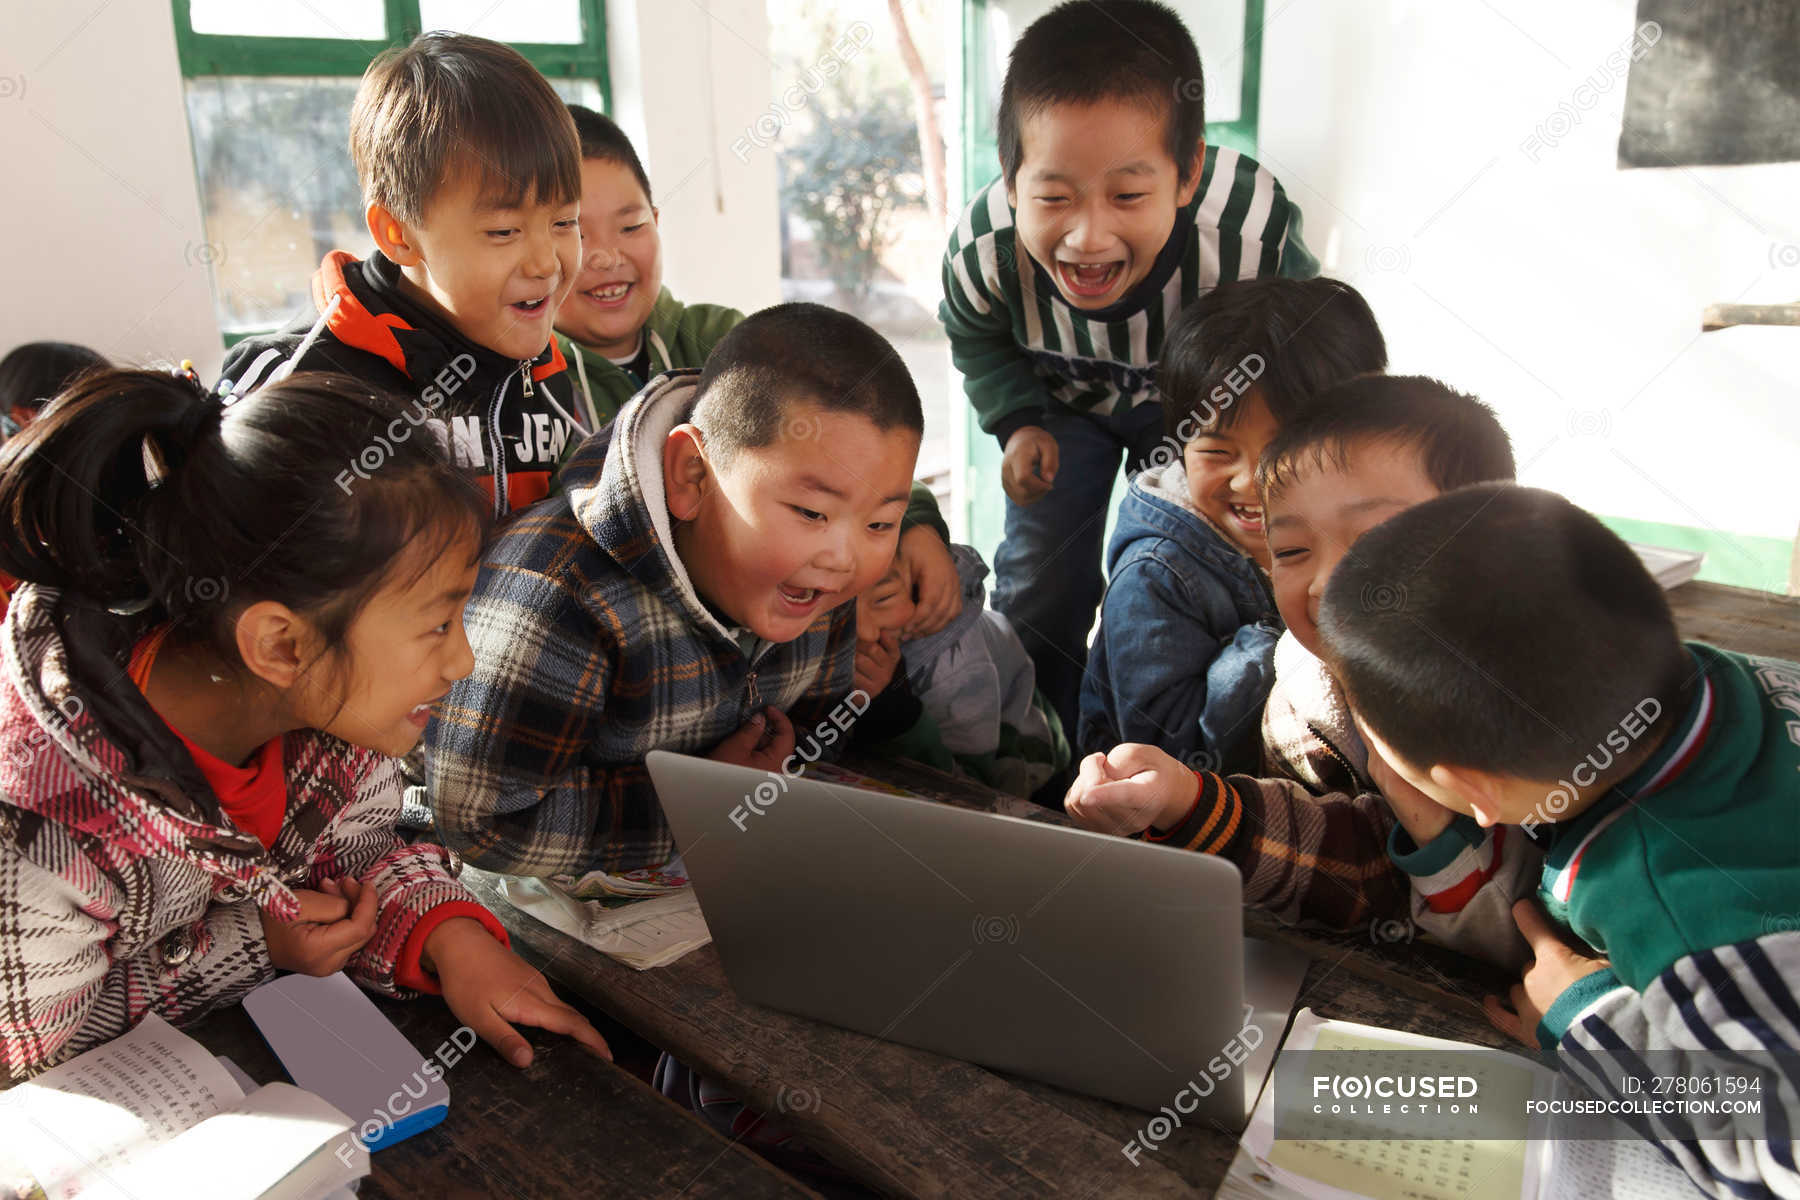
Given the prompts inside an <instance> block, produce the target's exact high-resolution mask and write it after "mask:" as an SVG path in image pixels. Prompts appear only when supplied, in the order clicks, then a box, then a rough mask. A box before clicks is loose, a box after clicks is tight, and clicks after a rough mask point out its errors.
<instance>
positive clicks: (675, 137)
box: [606, 0, 781, 312]
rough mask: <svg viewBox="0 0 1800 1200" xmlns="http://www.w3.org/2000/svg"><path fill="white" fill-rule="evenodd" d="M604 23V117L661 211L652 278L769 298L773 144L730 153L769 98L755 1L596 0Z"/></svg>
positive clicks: (762, 25) (711, 292)
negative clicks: (609, 99) (609, 102)
mask: <svg viewBox="0 0 1800 1200" xmlns="http://www.w3.org/2000/svg"><path fill="white" fill-rule="evenodd" d="M606 24H607V50H608V59H609V63H610V66H611V70H612V90H613V104H614V108H615V110H616V114H615V115H616V116H617V118H618V120H619V123H620V125H622V126H623V127H624V129H625V131H626V133H627V134H629V135H630V136H631V139H632V141H633V143H635V144H636V146H637V148H638V153H639V154H640V155H641V156H642V157H643V159H644V169H645V171H647V172H648V173H649V176H650V186H651V188H652V189H653V190H654V191H655V193H656V206H657V208H658V209H659V210H660V211H661V214H662V235H663V281H664V282H665V283H667V284H668V286H669V289H670V290H671V291H673V292H674V293H675V295H676V297H677V298H679V299H681V300H684V301H687V302H690V303H691V302H702V301H703V302H706V303H713V304H729V305H731V306H733V307H735V308H739V309H742V310H744V311H745V312H752V311H754V310H756V309H759V308H764V307H766V306H768V305H770V304H776V303H779V302H780V300H781V237H780V210H779V207H778V199H777V196H776V181H775V154H774V150H773V149H772V148H766V147H765V148H762V149H758V148H756V147H754V146H748V147H747V150H746V152H745V153H742V154H739V153H736V152H734V151H733V145H734V143H738V142H739V139H741V138H743V137H744V134H745V129H746V127H747V126H749V125H750V124H751V123H752V122H754V121H755V119H756V117H757V116H758V114H760V113H765V112H767V111H768V109H769V105H770V99H771V88H772V84H771V65H770V62H769V54H768V50H769V18H768V12H767V8H766V4H765V0H693V2H691V3H673V2H671V0H607V5H606ZM740 148H744V147H740Z"/></svg>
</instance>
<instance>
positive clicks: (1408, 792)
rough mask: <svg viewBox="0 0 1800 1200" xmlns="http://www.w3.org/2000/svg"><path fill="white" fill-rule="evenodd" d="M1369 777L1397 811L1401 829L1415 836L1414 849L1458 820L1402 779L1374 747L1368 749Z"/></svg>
mask: <svg viewBox="0 0 1800 1200" xmlns="http://www.w3.org/2000/svg"><path fill="white" fill-rule="evenodd" d="M1369 778H1370V779H1372V780H1373V781H1374V782H1375V789H1376V790H1377V791H1379V792H1380V793H1381V798H1382V799H1383V800H1386V801H1387V803H1388V807H1389V808H1391V809H1393V810H1394V817H1395V819H1396V820H1398V821H1399V822H1400V825H1401V827H1402V828H1404V829H1405V830H1406V832H1407V833H1409V834H1411V835H1412V840H1413V844H1414V845H1415V846H1423V845H1424V844H1425V843H1427V842H1429V841H1431V840H1432V839H1433V838H1435V837H1437V836H1438V834H1440V833H1442V832H1444V830H1446V829H1448V828H1450V822H1451V821H1453V820H1455V819H1456V814H1455V813H1454V812H1452V811H1450V810H1449V809H1447V808H1445V807H1444V806H1443V805H1441V804H1439V803H1438V802H1437V801H1436V800H1433V799H1432V798H1431V797H1430V796H1427V795H1426V794H1425V793H1424V792H1421V791H1420V790H1419V789H1418V788H1416V787H1414V786H1413V785H1412V784H1410V783H1408V782H1406V780H1404V779H1402V778H1400V773H1399V772H1398V771H1396V770H1394V768H1393V767H1392V766H1390V765H1389V764H1388V760H1387V759H1385V758H1383V757H1381V755H1380V754H1379V753H1378V752H1377V751H1376V750H1375V747H1374V746H1372V745H1371V746H1370V747H1369Z"/></svg>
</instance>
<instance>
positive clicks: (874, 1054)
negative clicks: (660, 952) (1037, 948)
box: [465, 761, 1506, 1197]
mask: <svg viewBox="0 0 1800 1200" xmlns="http://www.w3.org/2000/svg"><path fill="white" fill-rule="evenodd" d="M850 765H851V766H852V767H854V768H855V769H857V770H860V771H864V772H867V773H869V774H878V775H879V776H880V777H881V778H882V779H885V780H888V781H890V782H892V783H895V784H897V785H899V786H901V787H904V788H907V789H908V790H911V791H915V792H918V793H920V794H923V795H928V796H932V797H934V798H937V799H940V800H945V801H947V802H951V803H964V804H968V805H970V806H971V807H979V808H990V809H991V808H999V809H1003V810H1004V811H1007V812H1009V813H1012V814H1013V815H1019V816H1026V817H1030V818H1032V819H1040V820H1045V821H1061V820H1062V817H1061V816H1060V815H1059V814H1054V813H1051V812H1049V811H1048V810H1045V809H1041V808H1035V807H1033V806H1031V805H1028V804H1025V803H1024V802H1023V801H1015V800H1010V799H1008V798H998V797H996V796H995V795H994V794H993V793H991V792H988V791H987V790H986V789H984V788H981V787H978V786H973V785H970V784H968V783H966V782H963V781H957V780H952V779H950V778H949V777H947V776H944V775H942V774H939V773H938V772H936V771H931V770H929V769H927V768H924V767H919V766H916V765H913V764H909V763H898V762H872V761H856V762H853V763H852V764H850ZM493 880H494V877H492V876H481V875H478V874H477V873H475V872H470V873H468V874H467V875H465V882H468V883H469V885H470V887H471V888H473V889H474V891H475V893H476V895H477V896H478V897H480V899H481V900H482V902H483V903H485V904H487V905H488V906H489V907H490V908H492V909H493V910H494V912H495V913H496V914H498V915H499V916H500V919H501V920H502V921H503V922H505V923H506V925H507V927H508V928H509V929H510V930H511V931H512V933H513V947H514V949H515V950H517V951H518V952H519V953H520V954H522V955H524V956H525V957H526V958H527V959H528V960H530V961H532V962H534V963H536V964H537V965H538V966H539V968H540V969H541V970H543V971H544V972H545V974H547V975H549V976H550V977H551V978H552V979H554V980H555V981H556V982H557V984H558V985H559V986H560V987H563V988H566V989H568V990H569V991H571V992H574V993H576V994H578V995H580V996H582V997H583V998H585V999H586V1000H588V1001H589V1002H590V1003H592V1004H594V1005H596V1006H598V1007H600V1008H603V1009H605V1010H606V1011H607V1012H609V1013H610V1014H611V1015H612V1016H614V1017H615V1018H617V1019H618V1020H619V1021H621V1022H622V1023H624V1024H625V1025H627V1026H629V1027H630V1028H632V1029H634V1030H636V1031H637V1032H639V1033H641V1034H642V1035H643V1036H644V1037H646V1038H648V1039H649V1040H650V1041H652V1042H654V1043H656V1044H657V1045H659V1046H661V1047H663V1048H665V1049H667V1050H669V1051H670V1052H671V1053H673V1054H675V1055H676V1056H677V1057H678V1058H681V1059H682V1060H683V1061H685V1062H687V1063H688V1064H689V1065H691V1066H693V1067H694V1068H695V1069H697V1070H700V1071H703V1072H704V1073H706V1074H709V1075H711V1076H713V1077H714V1078H717V1079H719V1080H720V1081H721V1082H722V1083H724V1084H725V1085H726V1086H727V1087H729V1088H731V1089H732V1090H733V1091H734V1092H735V1093H736V1094H737V1095H738V1096H739V1097H740V1098H742V1099H743V1100H744V1101H745V1102H746V1103H748V1104H750V1105H751V1106H752V1107H754V1108H758V1109H760V1110H762V1111H765V1112H768V1113H770V1114H773V1115H776V1116H777V1117H779V1119H781V1120H782V1121H784V1122H785V1123H786V1124H788V1125H789V1126H791V1127H792V1128H794V1129H795V1130H796V1131H797V1132H798V1133H799V1134H800V1135H801V1136H802V1137H804V1138H805V1139H806V1141H807V1142H808V1143H809V1144H810V1145H811V1146H812V1147H813V1148H814V1149H816V1150H818V1151H819V1152H820V1153H822V1154H824V1155H826V1156H827V1157H828V1158H830V1159H831V1160H832V1161H833V1162H835V1163H836V1164H838V1165H839V1166H841V1167H843V1168H845V1169H846V1170H848V1171H850V1172H851V1173H853V1174H854V1175H855V1176H856V1177H857V1178H858V1179H860V1180H861V1181H863V1182H864V1183H865V1184H866V1185H868V1186H869V1187H871V1188H874V1189H876V1190H878V1191H881V1192H885V1193H890V1194H895V1195H916V1196H984V1197H985V1196H1006V1195H1014V1196H1038V1195H1070V1196H1079V1197H1087V1196H1102V1195H1133V1196H1172V1195H1191V1194H1193V1193H1194V1192H1195V1191H1199V1192H1201V1193H1202V1194H1211V1193H1212V1192H1213V1191H1214V1190H1215V1189H1216V1188H1218V1186H1219V1185H1220V1182H1221V1180H1222V1179H1223V1178H1224V1176H1225V1172H1226V1170H1227V1168H1228V1167H1229V1165H1230V1163H1231V1159H1232V1157H1233V1155H1234V1154H1235V1153H1236V1150H1237V1141H1238V1131H1236V1130H1228V1129H1224V1128H1220V1127H1213V1126H1201V1127H1192V1128H1188V1129H1185V1130H1181V1131H1179V1132H1178V1133H1177V1134H1176V1135H1175V1136H1174V1137H1172V1138H1169V1139H1168V1140H1166V1141H1164V1142H1163V1143H1162V1144H1161V1145H1160V1146H1159V1147H1158V1148H1157V1149H1156V1150H1155V1151H1154V1152H1152V1153H1150V1154H1142V1155H1140V1156H1139V1158H1138V1161H1137V1162H1136V1163H1134V1162H1133V1161H1132V1159H1131V1158H1128V1157H1127V1156H1126V1154H1125V1146H1126V1144H1127V1142H1129V1141H1131V1140H1132V1138H1133V1136H1134V1135H1136V1134H1137V1133H1138V1132H1139V1131H1140V1130H1142V1129H1143V1128H1144V1126H1145V1122H1146V1121H1147V1120H1148V1114H1145V1113H1140V1112H1137V1111H1136V1110H1133V1109H1130V1108H1126V1107H1124V1106H1122V1105H1118V1104H1113V1103H1110V1102H1107V1101H1103V1100H1096V1099H1093V1098H1091V1097H1087V1096H1081V1095H1076V1094H1074V1093H1071V1092H1067V1091H1063V1090H1061V1089H1058V1088H1055V1087H1052V1086H1050V1085H1048V1084H1041V1083H1037V1082H1034V1081H1031V1080H1026V1079H1019V1078H1015V1077H1011V1076H1005V1075H1001V1074H999V1073H996V1072H994V1071H990V1070H987V1069H985V1068H983V1067H978V1066H974V1065H971V1064H969V1063H965V1062H960V1061H957V1060H954V1059H949V1058H945V1057H943V1056H941V1055H937V1054H933V1053H930V1052H929V1051H924V1050H917V1049H914V1048H912V1047H909V1046H902V1045H898V1044H895V1043H891V1042H883V1041H880V1040H877V1039H876V1038H873V1037H869V1036H867V1035H865V1034H861V1033H854V1032H851V1031H849V1030H845V1029H839V1028H836V1027H834V1026H830V1025H826V1024H823V1023H821V1022H818V1021H814V1020H811V1019H808V1018H805V1017H797V1016H790V1015H788V1014H786V1013H781V1012H777V1011H775V1010H773V1009H769V1008H764V1007H762V1006H760V1005H756V1004H751V1003H749V1002H746V1001H744V1000H741V999H739V998H738V997H737V995H736V994H735V993H734V992H733V991H732V989H731V985H730V984H729V983H728V982H727V981H726V979H725V975H724V971H723V969H722V968H721V965H720V962H719V957H718V954H717V953H716V952H715V950H714V949H713V948H712V947H710V946H708V947H705V948H703V949H701V950H697V951H695V952H693V953H691V954H689V955H687V956H686V957H684V958H682V959H680V960H679V961H677V962H675V963H672V964H670V965H668V966H665V967H660V968H657V969H655V970H651V971H634V970H632V969H631V968H629V967H626V966H623V965H621V964H619V963H616V962H614V961H613V960H612V959H610V958H607V957H606V956H605V955H602V954H599V953H597V952H595V951H593V950H591V949H589V948H588V947H586V946H585V945H583V944H581V943H580V942H578V941H576V940H575V939H573V938H571V937H568V936H567V935H565V934H562V933H559V932H557V931H556V930H554V929H551V928H550V927H548V926H546V925H543V924H540V923H539V922H537V921H535V920H533V919H532V918H531V917H529V916H527V915H525V914H524V913H521V912H520V911H518V910H517V909H515V908H513V907H512V906H511V905H510V904H509V903H508V902H507V901H506V899H505V898H504V897H503V896H502V895H501V894H500V893H499V892H498V891H497V890H496V889H495V888H494V886H493ZM1246 925H1247V927H1248V929H1249V931H1250V932H1251V933H1252V934H1254V935H1256V936H1259V937H1263V938H1266V939H1268V940H1271V941H1280V942H1284V943H1286V944H1289V945H1293V946H1295V947H1297V948H1299V949H1301V950H1303V951H1304V952H1305V953H1307V954H1308V955H1309V956H1310V957H1312V958H1313V960H1314V961H1313V963H1312V966H1311V967H1310V969H1309V970H1308V973H1307V976H1306V980H1305V983H1304V986H1303V989H1302V991H1301V995H1300V999H1299V1003H1300V1004H1303V1005H1309V1006H1311V1007H1312V1008H1313V1009H1314V1010H1315V1011H1317V1012H1319V1013H1320V1014H1322V1015H1325V1016H1333V1017H1341V1018H1345V1019H1349V1020H1357V1021H1364V1022H1367V1023H1370V1024H1376V1025H1389V1026H1398V1027H1400V1028H1406V1029H1414V1030H1418V1031H1420V1032H1428V1033H1434V1034H1437V1035H1439V1036H1443V1037H1452V1038H1459V1039H1462V1040H1465V1041H1473V1042H1479V1043H1481V1044H1483V1045H1494V1046H1498V1045H1503V1044H1504V1042H1503V1040H1502V1038H1501V1037H1500V1036H1499V1035H1498V1034H1497V1033H1495V1032H1494V1031H1493V1030H1492V1029H1491V1028H1490V1027H1489V1026H1488V1024H1487V1023H1486V1021H1485V1020H1484V1019H1483V1018H1482V1016H1481V1010H1480V1005H1481V997H1482V995H1483V994H1484V993H1485V992H1486V991H1491V990H1496V989H1497V988H1499V987H1501V986H1502V985H1503V984H1504V983H1505V982H1506V981H1505V980H1504V979H1502V978H1500V977H1499V976H1498V975H1496V974H1494V973H1492V972H1488V971H1484V970H1483V969H1482V967H1481V966H1480V965H1479V964H1476V963H1472V962H1470V961H1469V960H1466V959H1463V958H1461V957H1459V956H1457V955H1454V954H1451V953H1449V952H1447V951H1443V950H1440V949H1437V948H1435V947H1428V946H1422V945H1420V946H1413V945H1405V944H1394V945H1387V944H1382V945H1377V944H1374V943H1373V942H1372V941H1371V940H1370V939H1369V937H1368V936H1367V934H1362V935H1359V936H1348V935H1346V936H1341V937H1339V936H1320V935H1317V934H1313V933H1308V932H1306V931H1302V930H1299V929H1295V928H1291V927H1283V926H1281V925H1280V924H1279V923H1277V922H1276V921H1274V920H1273V919H1272V918H1269V917H1267V916H1266V915H1264V914H1261V913H1256V912H1247V913H1246Z"/></svg>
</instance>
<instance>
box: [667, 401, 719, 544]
mask: <svg viewBox="0 0 1800 1200" xmlns="http://www.w3.org/2000/svg"><path fill="white" fill-rule="evenodd" d="M711 484H712V467H711V465H710V464H709V463H708V462H707V461H706V439H705V435H704V434H702V433H701V432H700V430H699V429H698V428H697V427H695V426H693V425H686V424H684V425H677V426H676V427H675V428H673V429H671V430H670V431H669V436H668V440H666V441H664V442H663V498H664V499H666V500H667V501H668V503H669V515H670V516H671V517H673V518H675V520H677V521H691V520H693V519H694V518H695V517H696V516H697V515H699V512H700V503H701V501H703V500H704V499H705V498H706V491H707V488H708V487H709V486H710V485H711Z"/></svg>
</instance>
